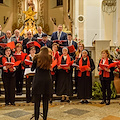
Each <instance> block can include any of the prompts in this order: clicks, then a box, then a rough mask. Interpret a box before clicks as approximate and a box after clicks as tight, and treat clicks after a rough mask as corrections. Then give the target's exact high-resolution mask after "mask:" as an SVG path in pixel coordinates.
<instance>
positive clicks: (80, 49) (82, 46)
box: [75, 43, 84, 93]
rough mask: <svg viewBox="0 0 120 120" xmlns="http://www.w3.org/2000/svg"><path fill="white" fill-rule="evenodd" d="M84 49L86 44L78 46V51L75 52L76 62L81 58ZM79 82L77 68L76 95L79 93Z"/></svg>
mask: <svg viewBox="0 0 120 120" xmlns="http://www.w3.org/2000/svg"><path fill="white" fill-rule="evenodd" d="M83 49H84V44H82V43H80V44H78V49H77V51H76V52H75V62H76V61H77V60H78V59H79V58H81V54H82V50H83ZM77 81H78V70H77V69H76V67H75V93H77Z"/></svg>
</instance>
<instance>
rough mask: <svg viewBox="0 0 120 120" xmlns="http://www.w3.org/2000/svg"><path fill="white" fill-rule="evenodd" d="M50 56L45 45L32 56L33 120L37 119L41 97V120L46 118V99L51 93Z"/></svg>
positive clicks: (47, 99)
mask: <svg viewBox="0 0 120 120" xmlns="http://www.w3.org/2000/svg"><path fill="white" fill-rule="evenodd" d="M51 63H52V57H51V56H50V55H49V53H48V48H47V47H45V46H44V47H42V48H41V50H40V52H39V53H38V54H37V55H36V56H35V57H34V59H33V65H32V68H31V70H32V71H33V70H35V69H36V72H35V76H34V79H33V90H32V92H33V97H34V102H35V103H34V114H35V120H38V119H39V111H40V110H39V109H40V102H41V98H42V101H43V120H47V112H48V101H49V99H50V97H51V94H52V77H51V73H50V67H51Z"/></svg>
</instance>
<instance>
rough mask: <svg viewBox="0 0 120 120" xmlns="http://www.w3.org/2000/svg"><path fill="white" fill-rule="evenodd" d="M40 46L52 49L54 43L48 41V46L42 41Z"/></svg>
mask: <svg viewBox="0 0 120 120" xmlns="http://www.w3.org/2000/svg"><path fill="white" fill-rule="evenodd" d="M40 45H41V47H43V46H47V47H48V48H52V42H51V41H50V40H47V42H46V44H45V43H43V42H42V41H41V42H40Z"/></svg>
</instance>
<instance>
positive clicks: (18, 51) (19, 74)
mask: <svg viewBox="0 0 120 120" xmlns="http://www.w3.org/2000/svg"><path fill="white" fill-rule="evenodd" d="M23 54H24V53H23V52H22V45H21V44H20V43H17V44H16V47H15V54H14V56H16V57H15V58H16V60H17V61H18V60H21V59H19V58H17V56H21V57H22V55H23ZM23 78H24V67H23V62H22V61H21V64H19V66H18V69H17V70H16V95H22V88H23Z"/></svg>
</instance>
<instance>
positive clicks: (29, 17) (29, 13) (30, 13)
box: [23, 7, 37, 21]
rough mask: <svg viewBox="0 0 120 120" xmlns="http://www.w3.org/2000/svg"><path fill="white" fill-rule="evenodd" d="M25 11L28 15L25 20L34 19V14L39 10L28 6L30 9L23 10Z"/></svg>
mask: <svg viewBox="0 0 120 120" xmlns="http://www.w3.org/2000/svg"><path fill="white" fill-rule="evenodd" d="M23 13H24V14H25V15H26V18H25V20H28V19H32V20H33V21H34V15H35V14H36V13H37V12H34V11H33V10H32V8H31V7H29V8H28V11H23Z"/></svg>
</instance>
